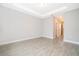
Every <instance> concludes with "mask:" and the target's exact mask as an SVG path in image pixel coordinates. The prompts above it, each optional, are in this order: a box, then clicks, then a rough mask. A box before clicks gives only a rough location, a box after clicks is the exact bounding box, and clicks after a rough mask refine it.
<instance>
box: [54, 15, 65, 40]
mask: <svg viewBox="0 0 79 59" xmlns="http://www.w3.org/2000/svg"><path fill="white" fill-rule="evenodd" d="M53 34H54V39H57V40H60V41H63V38H64V18H63V16H55V17H54V32H53Z"/></svg>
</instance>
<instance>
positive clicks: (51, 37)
mask: <svg viewBox="0 0 79 59" xmlns="http://www.w3.org/2000/svg"><path fill="white" fill-rule="evenodd" d="M43 37H45V38H49V39H53V37H50V36H43Z"/></svg>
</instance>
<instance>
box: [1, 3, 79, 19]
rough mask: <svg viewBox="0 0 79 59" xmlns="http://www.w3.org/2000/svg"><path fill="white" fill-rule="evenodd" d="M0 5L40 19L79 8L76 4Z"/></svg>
mask: <svg viewBox="0 0 79 59" xmlns="http://www.w3.org/2000/svg"><path fill="white" fill-rule="evenodd" d="M2 5H3V6H6V7H9V8H14V9H17V10H19V11H24V12H26V13H28V14H31V15H35V16H36V17H40V18H45V17H49V16H51V15H54V14H57V13H62V12H66V11H69V10H72V9H77V8H79V7H78V6H79V4H77V3H12V4H11V3H6V4H2Z"/></svg>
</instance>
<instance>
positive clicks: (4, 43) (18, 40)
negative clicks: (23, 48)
mask: <svg viewBox="0 0 79 59" xmlns="http://www.w3.org/2000/svg"><path fill="white" fill-rule="evenodd" d="M36 38H40V36H38V37H31V38H23V39H17V40H14V41H5V42H1V43H0V46H1V45H6V44H10V43H15V42H20V41H24V40H31V39H36Z"/></svg>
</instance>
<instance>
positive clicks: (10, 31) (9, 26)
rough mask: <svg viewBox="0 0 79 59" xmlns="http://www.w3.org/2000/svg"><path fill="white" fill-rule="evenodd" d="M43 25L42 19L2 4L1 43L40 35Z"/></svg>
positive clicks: (0, 15)
mask: <svg viewBox="0 0 79 59" xmlns="http://www.w3.org/2000/svg"><path fill="white" fill-rule="evenodd" d="M40 24H41V25H40ZM41 27H42V21H41V20H40V19H39V18H35V17H33V16H29V15H27V14H24V13H21V12H19V11H16V10H13V9H9V8H6V7H3V6H0V44H1V43H4V42H10V41H15V40H21V39H23V38H26V40H27V39H31V38H36V37H40V36H41V34H42V29H41Z"/></svg>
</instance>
